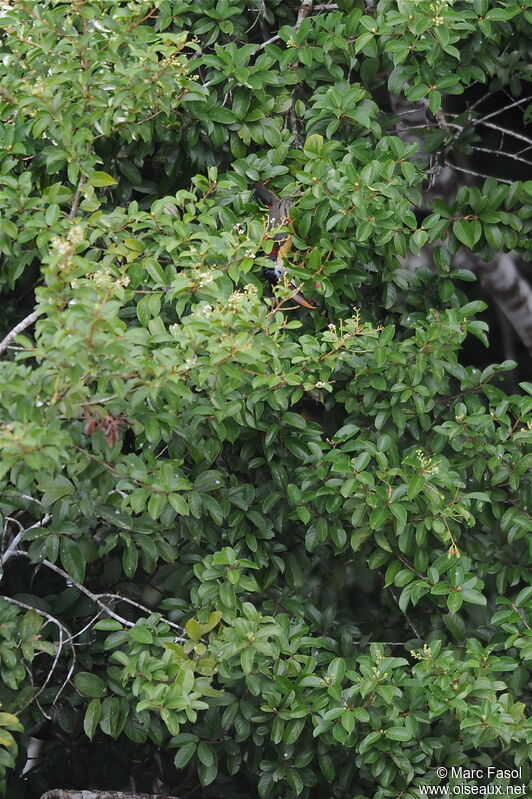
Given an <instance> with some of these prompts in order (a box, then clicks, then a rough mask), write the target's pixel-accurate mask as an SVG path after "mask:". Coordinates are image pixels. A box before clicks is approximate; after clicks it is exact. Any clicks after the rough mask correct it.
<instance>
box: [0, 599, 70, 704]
mask: <svg viewBox="0 0 532 799" xmlns="http://www.w3.org/2000/svg"><path fill="white" fill-rule="evenodd" d="M0 598H1V599H3V600H4V602H8V603H9V604H10V605H16V606H17V607H19V608H23V609H24V610H32V611H33V612H34V613H37V615H39V616H42V617H43V618H44V619H46V620H47V621H48V622H49V623H50V624H54V625H55V626H56V627H57V629H58V631H59V641H58V642H57V650H56V653H55V655H54V660H53V663H52V667H51V669H50V671H49V672H48V674H47V675H46V679H45V681H44V682H43V684H42V685H41V686H40V687H39V688H38V689H37V692H36V693H35V694H34V695H33V696H32V697H30V698H29V699H28V701H27V702H26V704H25V705H24V706H23V707H22V708H19V709H20V710H24V708H26V707H28V705H31V703H32V702H34V701H35V700H36V699H37V697H39V696H40V695H41V694H42V692H43V691H44V689H45V688H46V686H47V685H48V683H49V682H50V680H51V679H52V674H53V673H54V671H55V668H56V666H57V663H58V661H59V658H60V656H61V652H62V651H63V646H64V645H65V644H68V645H69V648H70V652H71V655H72V660H71V662H70V666H69V668H68V672H67V675H66V677H65V679H64V680H63V682H62V684H61V686H60V688H59V690H58V692H57V693H56V695H55V697H54V700H53V703H52V704H54V703H55V702H56V701H57V700H58V698H59V696H60V695H61V693H62V692H63V690H64V688H65V685H66V684H67V682H68V681H69V680H70V678H71V676H72V672H73V671H74V666H75V664H76V650H75V649H74V646H73V644H72V640H71V636H70V634H69V631H68V630H67V628H66V627H65V626H64V625H63V624H61V622H60V621H59V619H57V618H56V617H55V616H52V615H51V614H50V613H46V611H45V610H41V609H40V608H35V607H32V605H28V604H26V602H21V601H20V600H18V599H14V598H13V597H10V596H2V597H0ZM65 633H66V637H64V634H65ZM43 713H44V711H43ZM44 715H45V716H46V713H44ZM47 718H48V717H47Z"/></svg>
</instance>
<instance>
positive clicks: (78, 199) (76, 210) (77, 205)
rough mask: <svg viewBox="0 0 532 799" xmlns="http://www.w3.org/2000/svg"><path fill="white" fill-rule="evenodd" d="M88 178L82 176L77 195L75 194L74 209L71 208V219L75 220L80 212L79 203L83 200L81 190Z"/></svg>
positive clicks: (69, 216)
mask: <svg viewBox="0 0 532 799" xmlns="http://www.w3.org/2000/svg"><path fill="white" fill-rule="evenodd" d="M86 180H87V178H86V177H85V175H82V176H81V177H80V179H79V183H78V187H77V189H76V193H75V194H74V198H73V200H72V207H71V208H70V213H69V215H68V218H69V219H74V217H75V216H76V214H77V212H78V208H79V201H80V200H81V190H82V189H83V186H84V184H85V182H86Z"/></svg>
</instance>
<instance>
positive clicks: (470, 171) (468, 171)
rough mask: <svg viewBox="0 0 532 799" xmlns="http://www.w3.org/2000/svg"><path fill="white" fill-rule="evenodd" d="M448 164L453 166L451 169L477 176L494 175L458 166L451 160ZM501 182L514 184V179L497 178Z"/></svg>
mask: <svg viewBox="0 0 532 799" xmlns="http://www.w3.org/2000/svg"><path fill="white" fill-rule="evenodd" d="M445 164H446V166H449V167H451V169H456V170H457V171H458V172H464V173H465V174H466V175H474V177H476V178H491V177H493V175H486V174H485V173H484V172H476V171H474V170H473V169H466V168H465V167H463V166H457V165H456V164H452V163H451V162H450V161H446V162H445ZM495 180H497V181H498V182H499V183H508V185H510V186H511V185H512V184H513V182H514V181H513V180H506V178H495Z"/></svg>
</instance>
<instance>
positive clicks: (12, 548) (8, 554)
mask: <svg viewBox="0 0 532 799" xmlns="http://www.w3.org/2000/svg"><path fill="white" fill-rule="evenodd" d="M51 518H52V517H51V515H50V514H49V513H47V514H46V515H45V516H43V518H42V519H40V520H39V521H38V522H36V523H35V524H32V525H31V527H26V528H25V529H22V530H19V532H18V533H17V534H16V536H15V537H14V538H13V540H12V541H11V543H10V544H9V546H8V547H7V548H6V550H5V552H4V553H3V555H2V557H1V558H0V566H4V564H5V563H7V561H8V560H9V558H11V557H13V555H14V554H15V553H16V550H17V547H18V545H19V544H20V542H21V541H22V539H23V538H24V536H25V535H26V533H29V531H30V530H35V528H36V527H44V525H45V524H48V522H49V521H50V519H51ZM19 524H20V523H19Z"/></svg>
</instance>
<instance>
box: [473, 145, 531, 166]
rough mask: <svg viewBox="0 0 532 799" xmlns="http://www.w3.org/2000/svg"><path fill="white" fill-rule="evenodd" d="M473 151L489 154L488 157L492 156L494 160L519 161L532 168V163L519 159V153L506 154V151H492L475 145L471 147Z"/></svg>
mask: <svg viewBox="0 0 532 799" xmlns="http://www.w3.org/2000/svg"><path fill="white" fill-rule="evenodd" d="M472 147H473V149H474V150H479V151H480V152H481V153H489V154H490V155H494V156H495V157H496V158H499V157H500V156H502V157H503V158H513V160H514V161H520V162H521V163H522V164H528V166H532V161H528V160H527V159H526V158H521V157H520V155H519V153H508V152H506V150H492V149H490V148H489V147H479V146H478V145H477V144H473V145H472Z"/></svg>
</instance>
